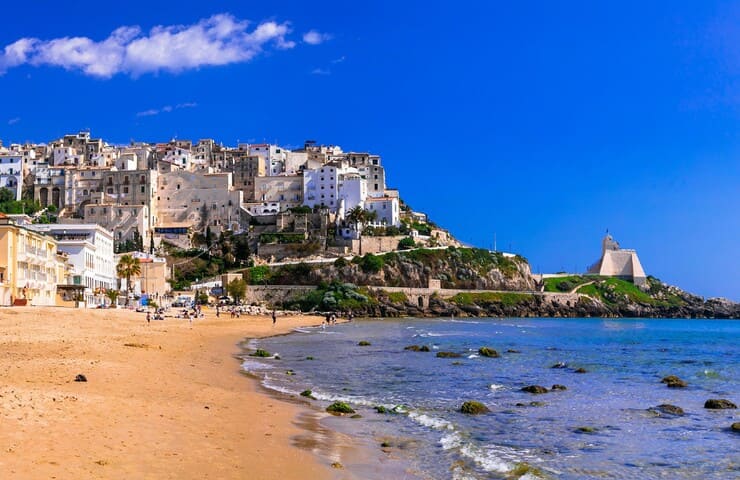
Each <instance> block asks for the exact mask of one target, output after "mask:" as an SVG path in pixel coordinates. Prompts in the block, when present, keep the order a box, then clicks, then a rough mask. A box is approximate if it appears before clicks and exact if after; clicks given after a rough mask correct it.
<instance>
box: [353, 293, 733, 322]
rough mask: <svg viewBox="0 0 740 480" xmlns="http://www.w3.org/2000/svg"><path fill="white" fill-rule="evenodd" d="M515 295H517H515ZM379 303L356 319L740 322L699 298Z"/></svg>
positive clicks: (725, 307) (525, 296) (718, 304)
mask: <svg viewBox="0 0 740 480" xmlns="http://www.w3.org/2000/svg"><path fill="white" fill-rule="evenodd" d="M513 293H516V292H513ZM376 300H377V302H376V303H373V304H368V305H364V306H359V307H357V308H355V309H354V310H353V313H354V314H355V316H365V317H388V318H398V317H554V318H581V317H607V318H618V317H629V318H722V319H724V318H740V304H737V303H732V302H728V301H722V300H716V299H710V300H707V301H704V300H702V299H701V298H699V297H693V296H689V297H687V303H685V304H684V305H676V306H665V305H650V304H641V303H627V302H624V303H619V304H615V305H607V304H605V303H603V302H600V301H597V300H594V299H592V298H588V297H580V299H579V300H577V301H566V302H563V303H559V302H552V301H548V300H547V298H546V297H545V296H544V295H542V294H537V293H525V292H522V299H521V300H520V301H519V302H517V303H515V304H506V303H503V302H485V303H481V304H476V303H471V304H469V305H458V304H455V303H453V302H451V301H449V300H445V299H442V298H439V297H431V298H430V300H429V308H425V309H422V308H420V307H419V306H418V305H416V304H414V303H411V302H404V303H397V302H393V301H392V300H391V299H390V298H388V297H385V296H383V295H380V296H379V297H378V298H377V299H376Z"/></svg>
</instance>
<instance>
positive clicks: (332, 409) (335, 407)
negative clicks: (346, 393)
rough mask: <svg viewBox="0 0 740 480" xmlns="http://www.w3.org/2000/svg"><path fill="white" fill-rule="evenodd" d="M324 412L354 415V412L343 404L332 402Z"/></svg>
mask: <svg viewBox="0 0 740 480" xmlns="http://www.w3.org/2000/svg"><path fill="white" fill-rule="evenodd" d="M326 411H327V412H329V413H331V414H339V415H341V414H345V413H355V411H354V410H353V409H352V407H350V406H349V405H347V404H346V403H344V402H334V403H332V404H331V405H329V406H328V407H326Z"/></svg>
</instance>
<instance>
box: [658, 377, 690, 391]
mask: <svg viewBox="0 0 740 480" xmlns="http://www.w3.org/2000/svg"><path fill="white" fill-rule="evenodd" d="M660 383H665V384H666V385H668V388H685V387H687V386H688V383H686V382H685V381H683V380H681V379H680V378H678V377H677V376H675V375H668V376H667V377H663V379H662V380H661V381H660Z"/></svg>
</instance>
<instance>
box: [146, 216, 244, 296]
mask: <svg viewBox="0 0 740 480" xmlns="http://www.w3.org/2000/svg"><path fill="white" fill-rule="evenodd" d="M211 237H212V239H211V241H210V243H211V247H210V249H208V250H204V249H202V248H191V249H189V250H182V249H178V248H175V247H173V246H171V245H167V244H164V245H165V246H164V249H165V251H166V254H167V256H168V257H169V258H168V263H172V264H174V267H175V268H174V278H173V281H172V288H173V290H185V289H187V288H189V287H190V285H191V284H192V283H193V282H195V281H196V280H202V279H204V278H209V277H214V276H216V275H220V274H222V273H224V272H226V271H228V270H231V269H234V268H236V267H239V266H243V265H244V264H245V263H248V262H250V260H249V255H250V251H249V243H248V242H249V241H248V238H247V235H246V234H240V235H234V234H233V233H232V232H230V231H226V232H221V233H220V234H219V235H218V238H217V240H216V241H215V242H213V238H215V235H211ZM196 240H197V241H200V242H202V244H203V245H205V244H207V243H208V242H206V237H205V235H199V236H195V235H194V239H193V241H194V243H197V242H196ZM150 249H152V250H153V246H152V245H151V244H150ZM175 259H183V260H175Z"/></svg>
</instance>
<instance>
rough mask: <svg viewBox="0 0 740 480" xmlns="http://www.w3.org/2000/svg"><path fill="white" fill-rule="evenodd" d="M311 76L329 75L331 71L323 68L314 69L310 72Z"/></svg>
mask: <svg viewBox="0 0 740 480" xmlns="http://www.w3.org/2000/svg"><path fill="white" fill-rule="evenodd" d="M311 74H312V75H331V71H330V70H328V69H325V68H314V69H313V70H311Z"/></svg>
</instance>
